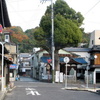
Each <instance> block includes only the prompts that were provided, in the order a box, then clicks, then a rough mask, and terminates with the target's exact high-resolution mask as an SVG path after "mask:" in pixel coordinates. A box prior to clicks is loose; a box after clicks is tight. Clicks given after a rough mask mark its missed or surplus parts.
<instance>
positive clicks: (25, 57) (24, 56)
mask: <svg viewBox="0 0 100 100" xmlns="http://www.w3.org/2000/svg"><path fill="white" fill-rule="evenodd" d="M30 57H31V54H30V53H20V54H19V56H18V58H19V63H20V65H19V70H18V73H19V75H24V76H31V66H30Z"/></svg>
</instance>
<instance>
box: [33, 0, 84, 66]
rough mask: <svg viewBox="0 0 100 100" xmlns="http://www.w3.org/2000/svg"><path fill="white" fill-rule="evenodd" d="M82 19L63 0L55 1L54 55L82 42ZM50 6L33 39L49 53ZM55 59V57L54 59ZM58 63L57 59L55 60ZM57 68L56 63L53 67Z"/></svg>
mask: <svg viewBox="0 0 100 100" xmlns="http://www.w3.org/2000/svg"><path fill="white" fill-rule="evenodd" d="M83 20H84V17H83V16H82V15H81V13H80V12H76V11H75V10H74V9H72V8H70V7H69V5H68V4H67V3H66V2H65V1H63V0H57V1H56V2H55V4H54V46H55V55H56V56H58V50H59V49H61V48H64V47H69V46H77V45H78V43H80V42H81V40H82V29H81V28H80V26H81V25H82V24H83ZM51 26H52V24H51V5H50V6H48V7H47V10H46V12H45V14H44V16H43V17H42V18H41V21H40V27H39V28H37V29H36V30H35V35H34V36H35V39H36V40H37V43H38V44H39V42H40V40H41V44H42V45H41V44H40V45H41V47H42V48H44V49H46V50H48V51H49V52H50V51H51V49H50V47H51ZM55 58H57V57H55ZM56 61H58V59H56ZM55 66H56V67H57V66H58V62H57V64H56V65H55Z"/></svg>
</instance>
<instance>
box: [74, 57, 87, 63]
mask: <svg viewBox="0 0 100 100" xmlns="http://www.w3.org/2000/svg"><path fill="white" fill-rule="evenodd" d="M73 60H74V61H76V62H78V63H80V64H87V62H86V61H85V59H83V58H73Z"/></svg>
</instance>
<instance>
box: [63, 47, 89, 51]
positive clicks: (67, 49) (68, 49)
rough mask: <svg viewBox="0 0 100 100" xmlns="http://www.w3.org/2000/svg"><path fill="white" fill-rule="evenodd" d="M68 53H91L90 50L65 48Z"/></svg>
mask: <svg viewBox="0 0 100 100" xmlns="http://www.w3.org/2000/svg"><path fill="white" fill-rule="evenodd" d="M64 50H66V51H68V52H89V51H90V50H91V49H90V48H73V47H72V48H64Z"/></svg>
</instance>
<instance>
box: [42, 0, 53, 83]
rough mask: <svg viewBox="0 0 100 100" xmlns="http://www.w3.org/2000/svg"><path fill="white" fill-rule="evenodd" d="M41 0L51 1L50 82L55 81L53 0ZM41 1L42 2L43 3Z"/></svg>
mask: <svg viewBox="0 0 100 100" xmlns="http://www.w3.org/2000/svg"><path fill="white" fill-rule="evenodd" d="M41 1H43V2H44V1H45V2H46V1H51V24H52V26H51V30H52V34H51V51H52V83H55V81H54V79H55V78H54V77H55V71H54V70H55V69H54V65H55V64H54V61H55V60H54V50H55V46H54V9H53V0H41ZM43 2H42V3H43Z"/></svg>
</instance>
